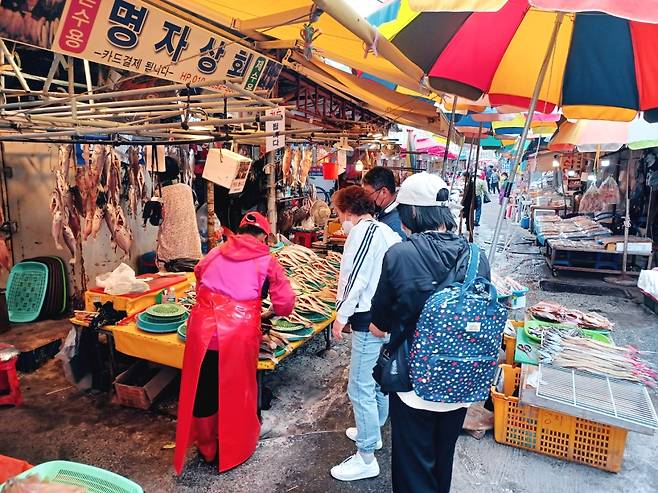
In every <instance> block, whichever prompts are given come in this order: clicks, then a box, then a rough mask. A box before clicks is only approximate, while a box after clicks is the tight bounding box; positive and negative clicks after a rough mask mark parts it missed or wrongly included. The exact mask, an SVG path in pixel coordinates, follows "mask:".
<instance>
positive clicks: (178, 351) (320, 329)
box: [70, 315, 335, 413]
mask: <svg viewBox="0 0 658 493" xmlns="http://www.w3.org/2000/svg"><path fill="white" fill-rule="evenodd" d="M334 319H335V315H334V316H332V317H331V318H329V319H328V320H325V321H324V322H320V323H318V324H315V325H314V326H313V334H312V335H311V336H309V337H307V338H306V339H303V340H301V341H295V342H291V343H290V344H289V345H288V351H287V352H286V353H285V354H282V355H281V356H279V357H278V358H274V359H266V360H259V361H258V364H257V365H256V375H257V379H258V412H259V413H260V410H261V408H262V395H263V373H264V372H265V371H273V370H276V369H277V367H278V366H279V365H280V364H281V363H282V362H283V361H284V360H285V359H286V358H287V357H288V356H290V355H291V354H293V353H294V352H295V351H296V350H297V349H299V348H300V347H301V346H303V345H304V344H306V343H308V342H309V341H311V340H312V339H314V338H315V337H316V336H317V335H318V334H320V333H323V334H324V340H325V350H326V349H329V348H330V347H331V326H332V324H333V321H334ZM70 321H71V323H72V324H73V325H75V326H77V327H82V328H83V329H84V328H88V324H86V323H84V322H81V321H79V320H76V319H74V318H73V319H70ZM98 332H99V333H101V334H103V335H105V336H106V337H107V339H106V340H107V345H108V349H109V361H108V367H109V368H108V369H109V373H110V377H111V379H112V380H114V379H115V377H116V376H117V369H116V356H115V352H117V351H118V352H120V353H123V354H126V355H128V356H132V357H135V358H139V359H142V360H146V361H150V362H152V363H158V364H161V365H165V366H170V367H173V368H182V367H183V356H184V354H185V343H184V342H183V341H182V340H181V339H180V338H179V337H178V334H177V333H175V332H174V333H171V334H152V333H148V332H144V331H142V330H140V329H138V328H137V326H136V325H135V324H134V323H130V324H126V325H112V326H105V327H103V328H101V329H99V331H98Z"/></svg>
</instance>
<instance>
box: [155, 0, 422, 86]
mask: <svg viewBox="0 0 658 493" xmlns="http://www.w3.org/2000/svg"><path fill="white" fill-rule="evenodd" d="M147 1H148V2H149V3H151V4H153V5H156V6H159V7H160V8H163V9H165V10H168V11H170V12H174V13H176V14H178V15H179V16H181V17H183V18H186V19H187V20H190V21H191V22H196V23H199V22H200V21H203V20H205V21H207V22H209V23H210V24H213V23H215V24H221V25H223V26H225V27H228V28H231V29H234V30H236V31H239V32H241V33H243V34H245V35H247V36H249V37H253V36H251V35H250V34H256V33H260V34H261V35H264V36H267V37H273V38H275V39H278V40H288V41H295V40H300V39H301V36H300V31H301V30H302V27H303V25H304V24H305V23H307V22H308V20H309V15H310V13H311V11H312V9H313V6H314V3H313V2H312V1H311V0H245V1H242V2H241V1H236V0H147ZM313 26H314V28H316V29H319V31H320V33H321V34H320V36H319V37H318V38H317V39H316V40H315V41H314V42H313V47H314V48H315V49H316V50H317V51H316V54H318V55H320V56H323V57H326V58H331V59H332V60H335V61H337V62H340V63H343V64H345V65H348V66H349V67H352V68H354V69H356V70H361V71H364V72H367V73H369V74H372V75H374V76H376V77H380V78H382V79H385V80H387V81H390V82H394V83H396V84H399V85H402V86H404V87H406V88H408V89H411V90H416V91H418V90H420V82H419V81H417V80H414V79H413V78H411V77H409V76H408V75H407V74H405V73H403V72H402V71H400V70H399V69H398V68H396V67H395V66H393V64H391V63H390V62H389V61H388V60H386V59H385V58H383V57H378V56H374V55H373V54H369V55H368V56H367V57H366V56H364V55H365V46H364V43H363V41H362V40H361V39H359V38H358V37H357V36H355V35H354V34H353V33H352V32H350V31H349V30H347V28H345V27H343V26H342V25H341V24H339V23H338V22H337V21H336V20H335V19H333V18H332V17H330V16H329V15H328V14H326V13H324V14H322V15H321V16H320V18H319V20H318V21H317V22H316V23H314V24H313ZM255 37H258V34H256V36H255Z"/></svg>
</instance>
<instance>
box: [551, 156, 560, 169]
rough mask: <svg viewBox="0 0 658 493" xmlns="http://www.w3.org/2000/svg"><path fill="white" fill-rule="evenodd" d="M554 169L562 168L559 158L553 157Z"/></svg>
mask: <svg viewBox="0 0 658 493" xmlns="http://www.w3.org/2000/svg"><path fill="white" fill-rule="evenodd" d="M553 167H554V168H559V167H560V160H559V159H558V158H557V156H554V157H553Z"/></svg>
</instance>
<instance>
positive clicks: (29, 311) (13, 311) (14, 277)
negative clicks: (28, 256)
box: [7, 262, 48, 323]
mask: <svg viewBox="0 0 658 493" xmlns="http://www.w3.org/2000/svg"><path fill="white" fill-rule="evenodd" d="M47 290H48V267H47V266H46V265H44V264H42V263H40V262H21V263H20V264H16V265H15V266H14V267H13V269H11V273H10V274H9V279H8V280H7V311H8V312H9V321H10V322H14V323H25V322H34V321H35V320H36V319H37V318H39V314H40V313H41V307H42V306H43V302H44V300H45V299H46V292H47Z"/></svg>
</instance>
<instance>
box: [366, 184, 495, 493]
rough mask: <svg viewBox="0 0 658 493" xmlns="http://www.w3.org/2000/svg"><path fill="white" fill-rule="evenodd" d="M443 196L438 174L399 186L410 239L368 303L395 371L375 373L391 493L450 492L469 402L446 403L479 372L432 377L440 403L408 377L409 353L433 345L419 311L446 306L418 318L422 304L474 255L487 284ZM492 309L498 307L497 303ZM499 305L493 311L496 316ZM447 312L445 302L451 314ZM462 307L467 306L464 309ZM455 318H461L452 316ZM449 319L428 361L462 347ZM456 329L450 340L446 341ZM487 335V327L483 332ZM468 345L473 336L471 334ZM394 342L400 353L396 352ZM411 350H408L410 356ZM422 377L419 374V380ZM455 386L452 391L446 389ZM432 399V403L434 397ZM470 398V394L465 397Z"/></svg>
mask: <svg viewBox="0 0 658 493" xmlns="http://www.w3.org/2000/svg"><path fill="white" fill-rule="evenodd" d="M448 198H449V190H448V187H447V185H446V184H445V182H444V181H443V180H442V179H441V178H439V177H438V176H435V175H430V174H428V173H419V174H416V175H413V176H411V177H409V178H407V180H406V181H404V182H403V183H402V186H401V187H400V190H399V192H398V203H399V206H398V210H399V213H400V219H401V221H402V225H403V228H404V229H405V230H407V231H408V232H409V233H410V234H411V236H410V238H409V241H406V242H404V243H399V244H397V245H394V246H393V247H391V249H390V250H389V251H388V252H387V254H386V255H385V257H384V263H383V267H382V274H381V277H380V280H379V284H378V287H377V291H376V293H375V295H374V297H373V299H372V305H371V313H372V324H371V326H370V331H371V333H372V334H373V335H375V336H379V337H384V336H385V335H386V334H388V333H390V335H391V342H390V343H388V345H387V346H386V347H387V348H389V349H390V353H391V355H390V358H389V363H392V368H394V369H393V370H390V371H389V374H388V375H385V376H384V377H382V375H381V373H379V374H378V371H380V370H381V368H380V364H381V362H382V356H380V360H379V361H378V363H377V368H376V369H375V377H376V379H377V380H378V381H379V382H380V383H381V384H382V389H383V390H384V391H389V392H391V393H390V416H391V428H392V440H393V453H392V475H393V491H394V492H396V493H406V492H413V493H415V492H418V493H421V492H422V493H430V492H431V493H447V492H448V491H449V490H450V482H451V479H452V462H453V455H454V450H455V444H456V441H457V437H458V436H459V433H460V431H461V429H462V425H463V422H464V418H465V416H466V410H467V408H468V406H469V402H452V401H454V399H451V398H450V397H451V396H453V397H454V396H455V395H456V396H459V395H461V394H460V393H459V392H460V391H461V390H463V389H466V388H467V387H468V385H467V384H466V383H465V382H466V381H468V380H469V379H470V378H471V377H473V375H474V373H473V372H474V371H478V369H477V368H478V367H477V366H476V367H475V368H471V369H467V368H466V367H465V366H464V364H463V363H464V362H463V361H459V360H460V359H463V358H453V359H454V361H452V362H451V363H449V364H447V365H444V368H443V370H444V371H443V372H441V373H439V375H438V376H437V375H432V376H433V377H434V378H435V380H433V381H432V382H431V383H432V384H436V386H432V387H430V390H431V391H432V392H435V391H437V390H438V391H443V392H445V393H446V394H450V395H447V397H446V396H440V397H439V400H444V402H435V401H432V400H426V399H424V398H422V397H420V396H419V395H418V394H417V393H416V392H415V391H414V388H415V386H416V382H412V380H411V378H410V374H411V375H413V374H414V371H413V369H412V368H411V367H410V363H412V362H413V361H410V360H412V356H413V355H414V351H421V350H426V349H428V348H427V347H426V346H425V345H424V344H425V343H427V342H430V343H431V342H432V340H429V341H428V340H420V339H419V338H418V337H416V336H418V335H419V334H420V332H419V331H420V329H421V326H420V324H419V319H421V313H423V315H424V316H425V318H424V319H421V320H425V321H427V320H430V321H431V320H440V319H441V317H442V313H441V310H443V308H444V307H443V306H441V305H440V306H438V307H436V308H434V309H436V310H437V311H436V313H430V314H429V315H428V314H427V313H424V312H423V311H424V309H425V308H426V306H425V305H426V302H427V300H428V299H429V298H430V297H431V296H433V295H434V293H438V292H440V293H443V290H442V289H443V288H444V287H446V286H449V285H452V284H453V283H460V282H463V281H464V279H465V278H466V275H467V269H468V268H469V264H471V262H470V260H471V257H472V256H473V257H474V263H472V264H471V265H470V267H471V270H472V272H471V276H472V277H475V276H476V275H478V276H481V277H483V278H485V279H489V264H488V262H487V259H486V257H485V256H484V254H482V253H481V252H480V251H479V249H478V248H477V247H475V248H471V247H470V246H469V243H468V242H467V241H466V240H465V239H464V238H463V237H462V236H458V235H457V234H456V233H455V229H456V224H455V219H454V217H453V215H452V213H451V211H450V208H451V207H455V208H458V207H459V206H454V205H453V204H452V203H450V202H448ZM483 282H484V283H486V281H483ZM494 303H496V305H497V302H495V301H494ZM496 305H494V304H492V305H491V306H492V307H493V308H495V309H496V310H498V306H496ZM452 306H453V305H450V304H446V307H448V308H450V307H452ZM466 306H469V307H470V305H469V304H468V303H467V304H466ZM497 314H498V315H499V316H500V315H501V314H500V313H498V312H497ZM494 316H495V315H494ZM455 317H456V318H459V316H457V315H455ZM452 320H453V317H451V318H450V320H448V322H447V323H446V324H444V325H443V326H442V327H440V328H437V330H436V332H437V339H436V340H437V341H438V340H440V341H441V347H438V348H435V350H434V349H432V351H431V352H430V354H429V356H427V355H423V356H422V358H424V359H425V363H427V362H428V361H429V363H432V361H434V360H433V358H434V356H433V354H434V351H436V353H450V351H451V350H452V349H453V348H456V347H458V346H459V344H460V343H461V339H462V337H463V336H464V331H463V330H460V329H461V327H460V325H459V321H458V320H454V324H455V326H454V327H452V326H451V324H452V323H453V322H452ZM478 323H479V322H475V325H470V326H469V327H468V328H467V330H468V329H469V328H470V329H471V330H476V329H477V330H480V327H479V325H477V324H478ZM453 330H454V334H455V336H454V337H452V336H451V334H452V333H453V332H451V331H453ZM486 330H487V328H486V327H485V328H484V329H483V332H485V331H486ZM496 330H497V329H496ZM500 330H501V331H502V329H500ZM439 332H440V334H439ZM439 336H440V338H439ZM494 338H495V337H494ZM469 339H470V340H477V339H478V338H477V336H476V335H475V334H474V335H473V337H471V336H469ZM487 340H488V338H487ZM399 341H403V342H402V343H400V342H399ZM396 342H397V345H398V346H399V347H398V348H397V349H396V348H394V347H393V346H394V345H395V343H396ZM497 344H498V345H499V344H500V342H499V341H498V342H497ZM421 345H422V348H420V346H421ZM409 347H413V350H412V351H411V352H409V350H408V348H409ZM419 348H420V349H419ZM496 349H497V348H496ZM496 352H497V351H496ZM382 354H384V353H382ZM384 359H386V358H384ZM486 359H487V364H486V365H481V367H482V368H483V369H484V370H485V371H486V372H487V373H488V372H489V368H490V367H491V362H490V361H489V360H488V357H487V358H486ZM421 362H422V359H421ZM453 365H454V368H455V369H454V370H453ZM389 369H390V368H389ZM438 369H439V370H440V369H441V368H440V367H438ZM458 372H461V374H460V373H458ZM428 374H429V372H428ZM444 375H445V377H444ZM443 378H445V379H446V380H443ZM424 379H425V377H424V376H421V377H420V378H419V380H424ZM475 380H478V379H475ZM478 381H480V382H482V381H484V380H482V379H479V380H478ZM453 383H454V384H455V385H454V388H452V387H451V386H452V384H453ZM455 391H456V393H453V392H455ZM479 391H481V389H479ZM469 395H470V394H469ZM431 397H432V398H434V397H435V396H434V394H432V396H431ZM472 397H473V396H472V395H470V397H469V398H472ZM478 400H484V399H479V398H478Z"/></svg>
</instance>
